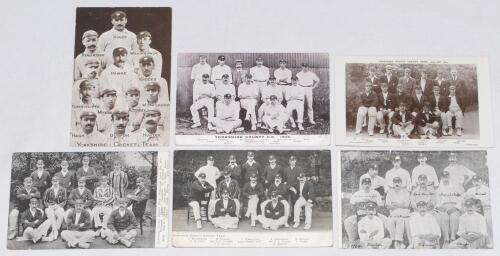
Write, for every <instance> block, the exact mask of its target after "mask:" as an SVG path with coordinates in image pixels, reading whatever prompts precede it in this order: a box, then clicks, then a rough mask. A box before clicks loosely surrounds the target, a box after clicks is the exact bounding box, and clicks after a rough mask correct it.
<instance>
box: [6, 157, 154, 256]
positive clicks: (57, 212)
mask: <svg viewBox="0 0 500 256" xmlns="http://www.w3.org/2000/svg"><path fill="white" fill-rule="evenodd" d="M157 157H158V153H157V152H114V153H105V152H99V153H97V152H81V153H67V152H64V153H15V154H14V155H13V158H12V172H11V187H10V203H9V205H8V209H9V221H8V233H7V238H8V241H7V248H8V249H12V250H25V249H64V248H67V249H69V248H80V249H87V248H94V249H95V248H99V249H104V248H129V247H134V248H138V247H143V248H144V247H145V248H150V247H154V245H155V244H154V241H155V225H156V224H155V222H156V221H155V216H156V173H157V163H156V162H157Z"/></svg>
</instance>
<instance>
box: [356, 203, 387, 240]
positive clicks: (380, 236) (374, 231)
mask: <svg viewBox="0 0 500 256" xmlns="http://www.w3.org/2000/svg"><path fill="white" fill-rule="evenodd" d="M365 209H366V216H365V217H363V218H362V219H361V220H360V221H359V222H358V235H359V243H360V245H361V248H365V249H389V247H390V246H391V244H392V240H391V239H390V238H387V237H385V228H384V223H383V222H382V220H381V219H380V218H379V217H378V216H377V215H376V213H377V204H375V203H373V202H368V203H367V204H366V208H365Z"/></svg>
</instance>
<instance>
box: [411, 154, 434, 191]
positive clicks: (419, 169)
mask: <svg viewBox="0 0 500 256" xmlns="http://www.w3.org/2000/svg"><path fill="white" fill-rule="evenodd" d="M417 160H418V162H419V165H417V166H416V167H415V168H413V171H412V172H411V180H412V187H413V188H414V187H416V186H417V182H418V176H420V175H421V174H423V175H425V176H426V177H427V181H428V182H429V184H428V185H429V186H433V187H434V188H437V187H438V185H439V180H438V177H437V174H436V170H435V169H434V167H432V166H430V165H429V164H427V157H426V156H425V155H424V153H418V156H417Z"/></svg>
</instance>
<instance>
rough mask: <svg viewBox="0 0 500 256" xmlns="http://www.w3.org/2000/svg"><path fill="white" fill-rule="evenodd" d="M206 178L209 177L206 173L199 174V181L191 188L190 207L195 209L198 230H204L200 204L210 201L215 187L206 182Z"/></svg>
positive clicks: (192, 184)
mask: <svg viewBox="0 0 500 256" xmlns="http://www.w3.org/2000/svg"><path fill="white" fill-rule="evenodd" d="M206 178H207V175H206V174H205V173H204V172H201V173H199V174H198V179H197V180H195V181H194V182H193V183H191V186H190V188H189V198H188V201H189V206H190V207H191V208H193V215H194V220H195V221H196V227H197V228H198V229H201V228H202V225H201V213H200V202H201V201H204V200H209V199H210V194H211V192H212V191H213V190H214V187H212V185H210V183H208V182H207V181H206V180H205V179H206Z"/></svg>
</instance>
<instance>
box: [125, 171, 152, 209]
mask: <svg viewBox="0 0 500 256" xmlns="http://www.w3.org/2000/svg"><path fill="white" fill-rule="evenodd" d="M135 183H136V184H137V188H136V189H135V190H134V192H133V193H132V194H128V195H127V199H128V202H127V206H128V207H129V209H130V210H132V212H133V213H134V215H135V216H136V217H139V216H137V215H138V211H139V209H138V204H139V203H141V202H144V200H146V201H147V200H148V199H149V193H150V191H149V188H148V187H147V186H146V180H145V179H144V178H143V177H139V178H137V179H136V180H135Z"/></svg>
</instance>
